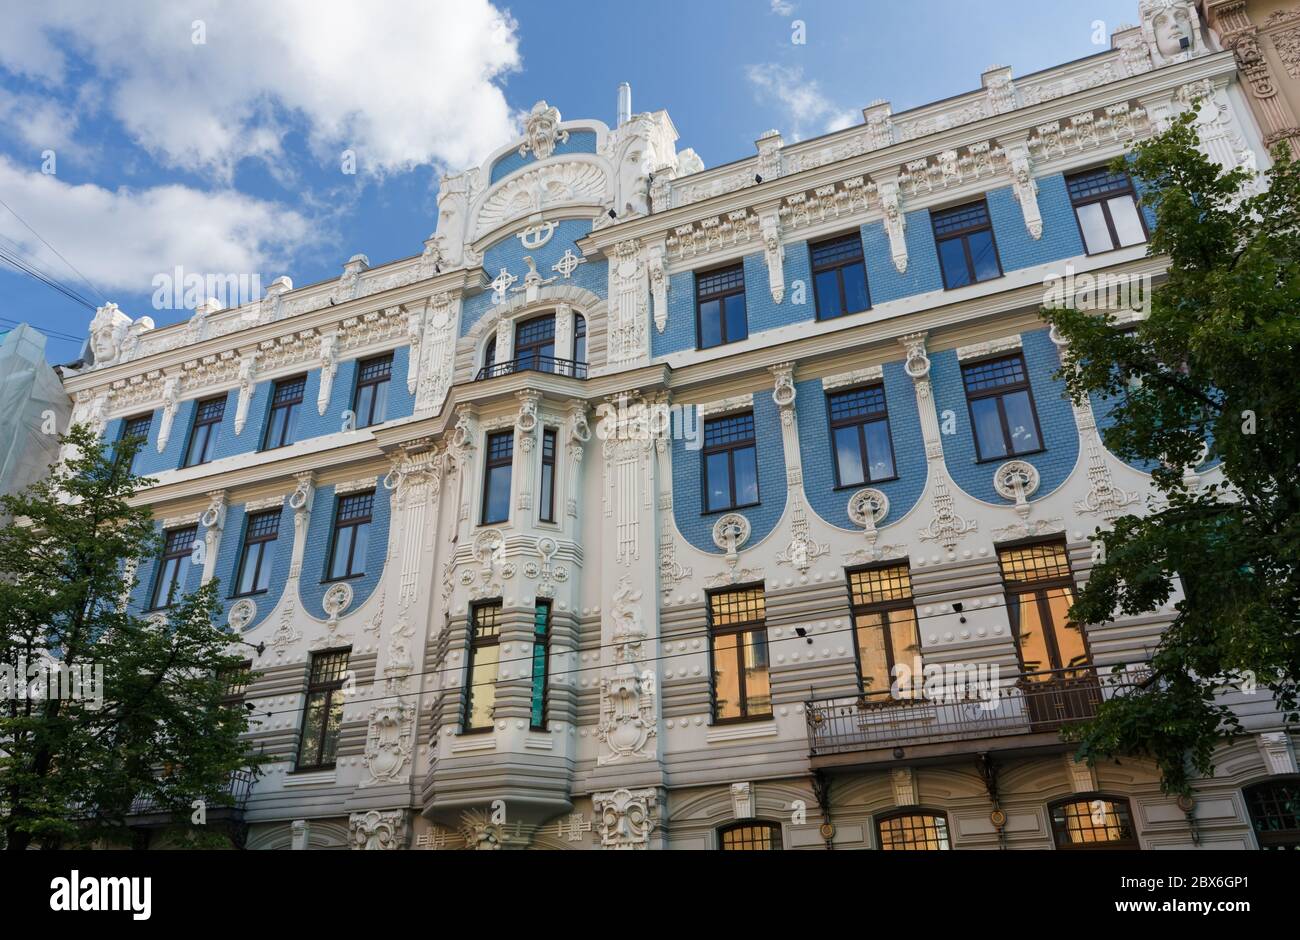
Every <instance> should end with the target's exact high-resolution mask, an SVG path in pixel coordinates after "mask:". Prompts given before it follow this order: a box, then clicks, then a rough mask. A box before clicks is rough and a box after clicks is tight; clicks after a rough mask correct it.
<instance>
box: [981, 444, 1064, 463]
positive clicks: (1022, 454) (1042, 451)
mask: <svg viewBox="0 0 1300 940" xmlns="http://www.w3.org/2000/svg"><path fill="white" fill-rule="evenodd" d="M1045 453H1047V448H1046V447H1040V448H1038V450H1025V451H1021V452H1020V453H1018V454H1006V455H1004V456H1002V457H980V458H979V459H978V460H976V461H975V465H976V466H979V465H981V464H986V463H1006V462H1007V461H1008V460H1020V459H1021V458H1022V457H1034V456H1036V455H1038V454H1045Z"/></svg>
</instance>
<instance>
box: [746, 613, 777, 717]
mask: <svg viewBox="0 0 1300 940" xmlns="http://www.w3.org/2000/svg"><path fill="white" fill-rule="evenodd" d="M745 714H746V715H747V716H749V717H751V718H752V717H753V716H755V715H770V714H772V684H771V680H770V678H769V676H768V658H767V631H766V630H750V631H749V632H748V633H746V634H745Z"/></svg>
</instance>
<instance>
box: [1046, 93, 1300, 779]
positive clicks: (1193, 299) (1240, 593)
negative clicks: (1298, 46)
mask: <svg viewBox="0 0 1300 940" xmlns="http://www.w3.org/2000/svg"><path fill="white" fill-rule="evenodd" d="M1193 117H1194V116H1193V115H1192V114H1190V113H1189V114H1187V115H1184V116H1183V117H1181V118H1180V119H1178V120H1177V121H1175V122H1174V124H1173V126H1172V127H1171V128H1170V129H1169V130H1168V131H1167V132H1165V133H1163V134H1161V135H1159V136H1157V137H1154V138H1151V139H1149V140H1146V141H1143V142H1141V143H1139V144H1138V145H1136V147H1135V148H1134V152H1133V153H1132V154H1131V156H1130V157H1129V158H1128V159H1124V158H1121V159H1120V160H1118V161H1116V167H1115V168H1116V169H1121V168H1122V169H1123V170H1125V171H1127V172H1128V173H1130V174H1131V175H1132V176H1133V177H1135V178H1136V179H1137V180H1138V182H1139V187H1140V189H1141V190H1142V200H1143V202H1144V204H1145V205H1147V206H1149V207H1150V208H1151V209H1152V210H1153V211H1154V213H1155V216H1156V220H1157V224H1156V226H1155V229H1154V231H1153V233H1152V236H1151V241H1150V253H1151V254H1152V255H1166V256H1168V258H1169V269H1168V275H1167V278H1166V279H1165V280H1163V281H1162V282H1161V283H1160V284H1159V285H1157V286H1156V287H1155V288H1154V290H1153V291H1152V292H1151V294H1150V309H1149V313H1148V315H1147V316H1146V317H1145V318H1144V319H1141V320H1139V321H1138V322H1137V324H1136V329H1134V330H1132V331H1127V330H1121V329H1117V328H1116V318H1115V317H1114V316H1113V315H1111V314H1105V315H1098V314H1097V313H1096V312H1090V311H1082V310H1075V309H1047V310H1044V311H1043V313H1044V316H1045V317H1047V318H1048V319H1049V320H1051V321H1052V323H1053V325H1054V326H1055V328H1056V330H1057V331H1058V333H1059V334H1061V335H1062V336H1063V337H1065V338H1066V339H1068V341H1069V361H1068V362H1067V364H1066V368H1064V369H1063V370H1062V372H1061V376H1062V378H1064V379H1065V380H1066V382H1067V383H1068V385H1069V389H1070V393H1071V395H1072V396H1073V397H1074V398H1075V400H1076V401H1077V400H1081V399H1082V397H1084V396H1087V395H1089V394H1093V395H1099V396H1103V397H1104V398H1105V399H1106V400H1107V403H1108V405H1109V406H1110V407H1111V409H1112V410H1111V411H1110V413H1109V420H1110V422H1111V423H1110V424H1109V426H1108V427H1106V428H1105V429H1104V431H1103V439H1104V441H1105V443H1106V446H1107V447H1108V448H1109V449H1110V450H1111V451H1112V452H1113V453H1115V454H1116V455H1118V456H1119V457H1121V458H1123V459H1124V460H1126V461H1130V462H1139V463H1146V464H1148V465H1154V467H1153V477H1154V483H1155V490H1156V494H1155V495H1154V496H1153V497H1152V498H1151V499H1149V500H1148V507H1147V512H1146V513H1145V514H1143V515H1130V516H1124V517H1122V518H1120V519H1118V520H1117V521H1116V522H1115V525H1114V527H1113V529H1112V530H1111V531H1105V532H1101V533H1099V536H1098V537H1099V538H1100V539H1101V542H1102V544H1103V545H1104V559H1103V560H1102V561H1101V563H1100V564H1097V565H1096V566H1095V567H1094V568H1093V569H1092V572H1091V574H1090V576H1089V580H1088V584H1087V586H1086V587H1085V588H1084V589H1083V590H1082V591H1081V592H1080V594H1079V597H1078V598H1077V601H1076V603H1075V606H1074V610H1073V613H1072V616H1073V618H1074V619H1075V620H1076V621H1077V622H1081V623H1104V622H1107V621H1109V620H1112V619H1114V617H1115V616H1117V613H1118V614H1122V615H1141V614H1144V613H1147V612H1149V611H1151V610H1154V609H1157V608H1158V607H1160V605H1162V604H1164V603H1166V602H1167V601H1168V600H1169V599H1170V598H1171V596H1173V595H1174V591H1175V584H1176V579H1177V580H1178V581H1179V582H1180V583H1181V586H1182V588H1183V591H1184V598H1183V599H1181V600H1180V601H1179V602H1178V603H1177V606H1176V616H1175V619H1174V621H1173V623H1172V624H1171V625H1170V626H1169V628H1168V630H1167V631H1166V632H1165V633H1164V634H1163V636H1162V637H1161V639H1160V642H1159V645H1158V648H1157V649H1156V650H1155V651H1154V655H1153V658H1152V662H1151V670H1152V676H1151V680H1150V681H1149V682H1147V683H1146V684H1145V686H1144V688H1143V689H1142V691H1141V692H1140V693H1139V694H1135V695H1131V696H1126V697H1124V698H1122V699H1117V700H1115V701H1112V702H1109V703H1107V704H1106V705H1104V706H1103V708H1102V710H1101V713H1100V715H1099V716H1098V718H1097V720H1096V721H1094V722H1092V723H1090V725H1088V726H1086V727H1084V728H1083V729H1082V730H1081V733H1080V734H1079V735H1078V737H1079V739H1080V744H1081V748H1080V754H1081V756H1083V757H1085V758H1087V759H1089V760H1096V759H1098V758H1103V757H1110V756H1116V755H1123V754H1133V755H1141V756H1145V757H1149V758H1152V759H1154V760H1155V761H1156V762H1157V763H1158V765H1159V768H1160V771H1161V776H1162V785H1163V786H1164V788H1165V789H1166V791H1168V792H1178V793H1187V792H1189V790H1190V782H1191V779H1192V777H1193V776H1194V775H1195V774H1201V775H1208V774H1210V773H1212V771H1213V766H1212V756H1213V753H1214V749H1215V747H1216V744H1217V743H1219V742H1220V741H1222V740H1223V739H1224V738H1225V737H1231V736H1232V735H1233V734H1234V733H1235V732H1238V731H1240V727H1241V726H1240V723H1239V721H1238V719H1237V718H1236V717H1235V715H1234V713H1233V711H1232V710H1230V709H1229V708H1228V704H1229V703H1228V702H1227V701H1226V700H1225V694H1224V693H1225V691H1227V690H1229V689H1231V690H1234V691H1235V692H1237V693H1241V692H1245V693H1247V694H1253V695H1258V696H1261V697H1262V698H1263V701H1260V703H1259V704H1260V705H1261V706H1266V705H1268V704H1271V703H1269V702H1268V700H1267V697H1268V696H1270V695H1271V697H1272V699H1273V703H1275V704H1276V706H1277V707H1278V708H1279V709H1280V710H1281V711H1282V712H1283V713H1284V715H1285V716H1286V719H1287V720H1288V721H1295V719H1296V714H1295V713H1296V707H1297V696H1296V680H1297V675H1298V673H1300V670H1298V667H1300V420H1297V419H1298V417H1300V382H1297V380H1296V366H1297V351H1298V350H1300V316H1298V314H1300V198H1298V197H1300V170H1298V169H1297V166H1296V164H1295V163H1293V162H1291V160H1290V159H1289V156H1288V154H1287V153H1286V152H1285V150H1284V149H1281V150H1279V152H1278V153H1277V154H1276V155H1275V165H1274V166H1273V167H1272V169H1271V171H1270V172H1269V173H1268V174H1266V175H1265V176H1264V177H1263V178H1262V179H1261V182H1260V184H1259V186H1258V187H1257V188H1258V190H1259V191H1258V192H1254V193H1253V194H1252V188H1251V187H1250V186H1248V183H1249V182H1250V181H1251V175H1250V174H1249V173H1247V172H1246V171H1245V170H1242V169H1237V170H1233V171H1231V172H1224V171H1223V170H1222V168H1221V167H1220V166H1219V165H1218V164H1216V163H1214V162H1213V161H1211V160H1209V159H1208V158H1207V157H1206V156H1205V155H1204V154H1203V153H1201V152H1200V151H1199V150H1198V149H1197V147H1196V134H1195V132H1194V129H1193ZM1211 465H1214V466H1217V469H1218V471H1219V473H1220V474H1221V476H1220V477H1219V478H1218V480H1217V482H1211V483H1208V484H1201V485H1196V483H1195V478H1194V477H1192V476H1191V475H1190V474H1188V473H1187V471H1188V469H1189V468H1196V467H1201V468H1202V469H1205V468H1207V467H1209V466H1211ZM1189 483H1190V484H1191V485H1189ZM1256 684H1257V686H1256ZM1257 701H1258V700H1257ZM1239 704H1240V702H1239ZM1259 710H1264V708H1263V707H1261V708H1260V709H1259Z"/></svg>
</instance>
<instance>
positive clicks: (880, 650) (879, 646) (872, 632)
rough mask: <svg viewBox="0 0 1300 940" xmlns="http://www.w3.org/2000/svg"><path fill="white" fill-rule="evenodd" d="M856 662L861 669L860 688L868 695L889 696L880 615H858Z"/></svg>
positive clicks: (883, 633)
mask: <svg viewBox="0 0 1300 940" xmlns="http://www.w3.org/2000/svg"><path fill="white" fill-rule="evenodd" d="M856 629H857V634H858V662H859V664H860V665H861V669H862V687H863V689H864V690H865V691H866V692H867V694H868V695H871V696H873V697H876V696H880V697H883V696H885V695H887V694H889V685H890V682H891V679H892V677H891V676H890V675H889V660H888V659H887V658H886V656H885V632H884V628H883V618H882V617H881V615H880V614H858V616H857V620H856Z"/></svg>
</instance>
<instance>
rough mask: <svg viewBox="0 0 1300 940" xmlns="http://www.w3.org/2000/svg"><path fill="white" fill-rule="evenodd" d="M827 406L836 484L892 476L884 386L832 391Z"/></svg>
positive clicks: (841, 484) (889, 477)
mask: <svg viewBox="0 0 1300 940" xmlns="http://www.w3.org/2000/svg"><path fill="white" fill-rule="evenodd" d="M826 408H827V411H828V413H829V415H830V428H831V449H832V450H833V451H834V453H835V481H836V485H837V486H861V485H862V484H864V483H866V482H867V481H871V482H873V483H875V482H878V481H880V480H890V479H893V478H894V476H895V473H894V445H893V442H892V441H891V440H890V436H889V412H888V411H887V410H886V408H885V389H884V386H881V385H872V386H869V387H867V388H856V389H852V390H850V391H847V392H835V393H833V394H829V395H827V396H826Z"/></svg>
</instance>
